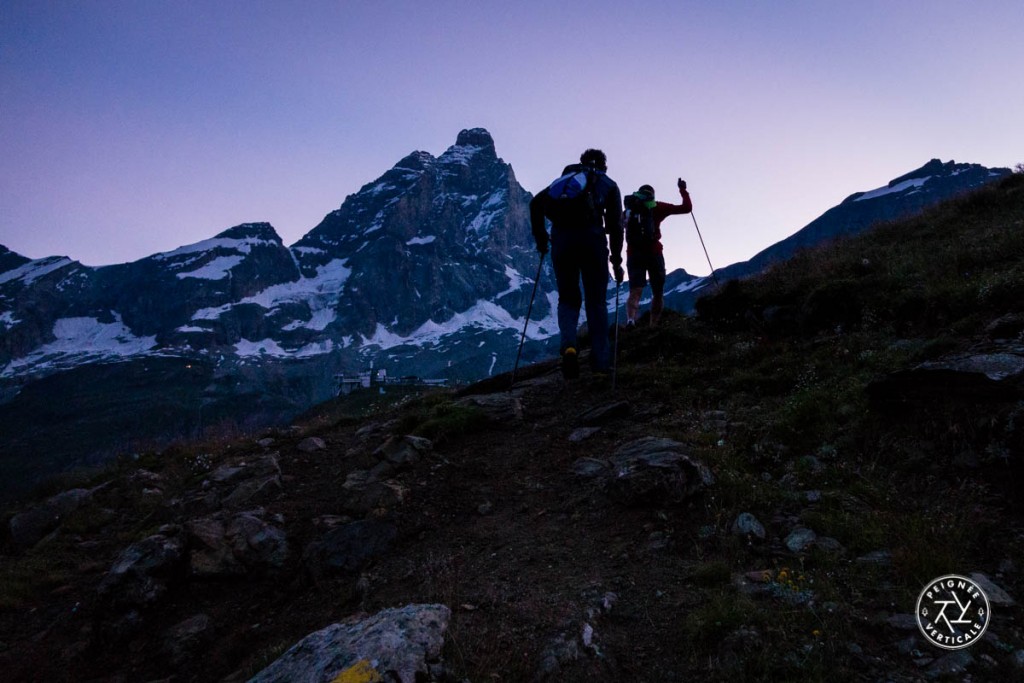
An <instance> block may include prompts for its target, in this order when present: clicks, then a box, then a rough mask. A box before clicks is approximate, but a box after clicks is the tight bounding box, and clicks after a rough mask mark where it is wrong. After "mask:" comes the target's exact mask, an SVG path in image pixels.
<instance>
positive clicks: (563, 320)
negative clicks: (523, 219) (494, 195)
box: [530, 149, 623, 379]
mask: <svg viewBox="0 0 1024 683" xmlns="http://www.w3.org/2000/svg"><path fill="white" fill-rule="evenodd" d="M607 170H608V165H607V159H606V157H605V154H604V152H602V151H601V150H598V149H588V150H586V151H585V152H583V154H582V155H580V163H578V164H571V165H569V166H566V167H565V169H564V170H563V171H562V175H561V176H560V177H559V178H557V179H556V180H555V181H554V182H552V183H551V184H550V185H549V186H548V187H546V188H544V189H543V190H541V191H540V192H538V193H537V195H536V196H535V197H534V198H533V200H532V201H531V202H530V227H531V230H532V231H533V238H534V240H535V241H536V243H537V251H539V252H540V253H541V254H542V255H543V254H546V253H547V251H548V248H549V246H550V250H551V263H552V265H553V266H554V269H555V281H556V282H557V284H558V331H559V334H560V336H561V342H560V345H559V353H560V355H561V357H562V373H563V374H564V375H565V377H566V378H568V379H572V378H575V377H577V376H578V375H579V365H578V351H579V347H578V342H577V338H576V329H577V327H578V325H579V317H580V307H581V306H582V305H584V303H585V305H586V311H587V326H588V327H589V329H590V330H591V335H590V341H591V350H590V365H591V368H592V369H593V370H594V371H596V372H599V373H607V372H608V371H609V358H608V336H607V335H606V334H598V333H597V331H598V330H606V329H608V304H607V298H606V297H607V292H608V263H609V261H610V262H611V264H612V267H613V269H614V271H615V279H616V282H622V278H623V272H622V243H623V236H622V225H621V222H620V216H621V214H622V195H621V193H620V192H619V186H618V185H616V184H615V181H614V180H612V179H611V178H609V177H608V175H607ZM545 219H548V220H550V221H551V235H550V237H549V236H548V232H547V228H546V223H545ZM609 238H610V241H611V250H610V252H609ZM581 281H582V284H583V293H582V295H581V293H580V283H581Z"/></svg>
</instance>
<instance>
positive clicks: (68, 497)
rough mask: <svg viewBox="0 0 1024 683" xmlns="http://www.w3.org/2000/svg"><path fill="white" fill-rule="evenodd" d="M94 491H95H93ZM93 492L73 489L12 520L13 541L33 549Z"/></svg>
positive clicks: (10, 525) (10, 524) (10, 526)
mask: <svg viewBox="0 0 1024 683" xmlns="http://www.w3.org/2000/svg"><path fill="white" fill-rule="evenodd" d="M93 490H94V489H93ZM93 490H90V489H72V490H70V491H65V492H63V493H58V494H57V495H56V496H53V497H52V498H49V499H47V500H46V502H44V503H43V504H42V505H38V506H36V507H34V508H32V509H30V510H26V511H25V512H22V513H20V514H17V515H15V516H14V517H12V518H11V521H10V523H9V525H8V526H9V528H10V530H11V540H12V541H14V543H15V544H16V545H19V546H22V547H31V546H34V545H35V544H36V543H38V542H39V541H41V540H42V539H43V538H44V537H45V536H46V535H47V534H49V533H50V532H51V531H53V530H54V529H56V528H57V527H58V526H60V523H61V520H62V519H63V518H64V517H66V516H67V515H70V514H71V513H73V512H74V511H75V510H77V509H78V508H79V507H81V506H82V505H83V504H84V503H85V502H86V501H88V500H89V498H90V497H91V496H92V493H93Z"/></svg>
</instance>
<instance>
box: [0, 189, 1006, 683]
mask: <svg viewBox="0 0 1024 683" xmlns="http://www.w3.org/2000/svg"><path fill="white" fill-rule="evenodd" d="M619 368H620V369H619V372H618V376H617V378H616V382H615V387H614V389H613V388H612V386H611V384H610V382H609V380H608V379H607V378H604V377H600V376H591V375H589V374H588V373H586V372H584V374H583V377H581V378H580V379H579V380H577V381H574V382H568V383H567V382H565V381H564V380H563V379H562V378H561V375H560V374H559V372H558V369H557V366H556V365H555V363H554V362H548V363H541V364H537V365H533V366H530V367H528V368H525V369H522V370H521V371H520V380H519V381H518V382H517V385H516V387H515V388H514V389H513V390H511V391H509V380H510V378H509V377H508V376H507V375H505V376H502V377H498V378H492V379H490V380H488V381H486V382H481V383H479V384H476V385H473V386H471V387H469V388H468V389H465V390H463V391H462V392H460V393H454V392H450V391H443V390H442V391H435V392H430V393H425V394H406V395H402V396H397V395H395V394H384V395H379V394H362V395H359V394H358V393H357V394H353V395H352V396H350V397H347V398H345V399H338V400H336V401H333V402H329V403H327V404H324V405H321V406H319V407H318V408H317V409H316V410H315V411H312V412H311V413H309V414H308V415H306V416H305V417H304V418H303V419H301V420H299V421H298V423H297V424H296V426H295V427H293V428H292V429H289V430H282V431H277V432H274V433H270V434H267V435H266V437H265V438H264V439H261V440H260V441H259V442H258V443H254V442H252V441H251V440H245V441H234V442H218V443H213V442H207V443H190V444H180V445H178V446H175V447H173V448H170V449H167V450H165V451H163V452H161V453H150V454H144V455H142V456H141V457H139V458H138V459H136V460H126V461H124V462H121V463H119V465H118V466H117V467H115V468H112V469H110V470H106V471H104V472H103V473H102V474H100V475H98V476H97V477H95V478H94V479H92V480H90V481H83V482H79V483H78V489H77V490H79V491H81V493H78V494H74V495H68V494H64V495H63V496H58V497H57V498H50V499H49V501H50V502H49V503H47V502H45V500H44V499H42V498H41V499H40V501H39V502H38V504H37V505H36V506H35V507H34V508H32V509H31V510H29V511H27V512H26V511H25V510H12V511H10V512H9V514H8V515H7V518H6V522H7V523H5V524H4V525H3V528H4V529H5V530H6V531H5V533H7V538H5V541H4V548H3V553H2V555H0V669H2V670H3V671H4V672H5V675H4V678H5V679H6V680H26V681H27V680H48V681H49V680H76V681H81V680H108V681H146V680H158V679H166V680H173V681H192V680H194V681H220V680H246V679H248V678H249V677H251V676H253V675H255V674H256V673H257V672H259V671H261V670H262V669H264V668H265V667H266V666H267V665H269V664H270V663H271V662H273V661H274V660H275V659H277V658H278V657H279V656H280V655H281V654H282V653H283V652H285V650H287V649H288V648H289V647H290V646H291V645H293V644H294V643H296V642H297V641H299V640H300V639H302V638H303V637H304V636H306V635H307V634H310V633H312V632H313V631H316V630H318V629H322V628H324V627H326V626H328V625H330V624H333V623H336V622H341V621H345V620H347V619H357V618H360V617H363V616H366V615H373V614H376V613H378V612H380V611H381V610H384V609H386V608H393V607H401V606H405V605H412V604H426V603H430V604H440V605H444V606H445V607H447V609H448V610H450V619H449V620H448V622H447V629H446V631H445V638H444V646H443V649H442V650H441V653H440V654H441V656H440V658H438V657H435V656H432V658H433V659H434V661H433V662H432V666H431V667H429V668H430V674H429V675H430V676H432V677H433V678H434V679H436V680H452V681H461V680H466V679H468V680H471V681H499V680H500V681H519V680H558V681H595V680H600V681H688V680H712V681H732V682H735V681H755V680H780V681H782V680H785V681H824V680H829V681H859V680H871V681H874V680H891V681H916V680H936V679H938V680H964V679H965V677H966V676H970V677H971V680H974V681H1008V680H1014V679H1019V678H1022V677H1024V627H1022V624H1024V611H1022V608H1021V607H1020V605H1019V604H1016V603H1014V602H1013V600H1012V598H1014V597H1015V598H1017V599H1018V600H1020V599H1024V573H1022V572H1024V504H1022V498H1021V496H1020V487H1021V485H1022V484H1024V402H1022V399H1024V175H1021V174H1017V175H1014V176H1012V177H1010V178H1008V179H1007V180H1006V181H1003V182H1001V183H999V184H997V185H995V186H992V187H988V188H986V189H983V190H981V191H979V192H976V193H974V194H971V195H969V196H966V197H963V198H961V199H958V200H955V201H952V202H948V203H946V204H943V205H941V206H939V207H937V208H935V209H933V210H930V211H928V212H927V213H925V214H923V215H921V216H919V217H917V218H915V219H912V220H909V221H903V222H899V223H894V224H887V225H881V226H878V227H876V228H875V229H874V230H872V231H870V232H869V233H866V234H864V235H861V236H860V237H858V238H855V239H850V240H846V241H840V242H836V243H834V244H832V245H829V246H827V247H822V248H817V249H814V250H810V251H805V252H801V253H799V254H798V255H797V256H795V257H794V258H792V259H791V260H789V261H787V262H785V263H783V264H780V265H778V266H776V267H774V268H772V269H771V270H770V271H768V272H766V273H765V274H763V275H762V276H760V277H757V278H755V279H750V280H745V281H741V282H734V283H730V284H728V285H726V286H725V287H724V288H722V289H721V290H720V291H719V292H717V293H715V294H714V295H712V296H710V297H707V298H705V299H703V300H701V301H700V302H699V303H698V306H697V314H696V316H694V317H690V318H687V317H683V316H679V315H666V317H665V318H664V320H663V322H662V324H661V325H660V326H659V327H657V328H651V327H649V326H647V325H646V324H642V325H641V326H640V328H639V329H637V330H635V331H632V332H629V333H626V332H621V333H620V335H619ZM33 514H34V515H35V516H34V517H32V516H31V515H33ZM25 515H30V516H29V517H26V516H25ZM30 522H31V524H30ZM33 525H34V526H33ZM30 532H32V533H30ZM126 549H128V550H129V551H131V552H128V553H127V555H126V554H125V552H126ZM131 558H135V559H136V560H138V559H139V558H143V559H145V560H146V562H148V564H147V563H141V564H140V563H139V562H136V564H134V565H130V567H131V568H130V570H129V569H126V568H127V567H129V564H126V563H128V561H129V560H130V559H131ZM119 568H120V569H121V570H123V571H120V573H119V572H118V569H119ZM950 573H955V574H963V575H968V574H975V573H979V574H982V575H984V577H985V579H986V580H987V581H988V585H991V586H992V588H993V590H992V591H991V592H990V596H989V597H990V599H991V600H992V620H991V624H990V626H989V629H988V633H987V635H986V636H985V638H984V639H983V640H982V641H981V642H979V643H977V644H976V645H974V646H972V647H971V648H969V649H967V650H961V651H956V652H947V651H944V650H940V649H938V648H935V647H933V646H930V645H928V644H927V643H926V642H925V641H924V638H923V637H922V635H921V633H920V632H919V631H918V628H917V625H916V623H915V620H914V616H913V613H914V610H915V601H916V600H917V597H918V594H919V592H920V591H921V589H922V588H923V587H924V586H925V584H926V583H927V582H929V581H930V580H932V579H934V578H937V577H939V576H942V575H944V574H950ZM996 591H998V592H996ZM365 666H368V665H364V664H359V665H358V666H352V667H351V668H347V669H344V670H340V669H339V670H335V671H333V672H330V675H329V676H328V675H326V674H325V678H324V679H323V680H335V677H336V676H337V678H336V680H382V679H381V678H380V677H379V675H378V674H377V673H376V672H374V671H372V670H370V669H366V668H365ZM360 667H364V668H360ZM425 670H426V669H425ZM357 675H358V676H362V678H358V677H357ZM424 675H426V674H424ZM346 676H347V678H345V677H346ZM374 676H377V678H375V677H374ZM383 680H388V679H387V678H384V679H383Z"/></svg>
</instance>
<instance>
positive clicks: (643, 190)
mask: <svg viewBox="0 0 1024 683" xmlns="http://www.w3.org/2000/svg"><path fill="white" fill-rule="evenodd" d="M637 193H638V194H645V195H647V196H649V197H650V198H651V199H654V188H653V187H651V186H650V185H641V186H640V189H639V190H637Z"/></svg>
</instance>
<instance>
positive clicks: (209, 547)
mask: <svg viewBox="0 0 1024 683" xmlns="http://www.w3.org/2000/svg"><path fill="white" fill-rule="evenodd" d="M187 526H188V531H189V536H190V539H191V541H192V543H191V545H192V552H191V554H190V560H189V566H190V569H191V572H192V574H194V575H196V576H232V575H240V574H246V573H248V572H250V571H254V570H257V569H273V568H279V567H281V566H282V565H284V563H285V561H286V560H287V559H288V552H289V548H288V539H287V538H286V536H285V534H284V532H283V531H281V530H280V529H278V528H277V527H274V526H271V525H270V524H267V523H266V522H265V521H263V520H262V519H261V518H260V516H259V515H257V514H255V513H252V512H243V513H239V514H236V515H232V516H224V515H217V516H212V517H204V518H200V519H194V520H191V521H190V522H189V523H188V525H187Z"/></svg>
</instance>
